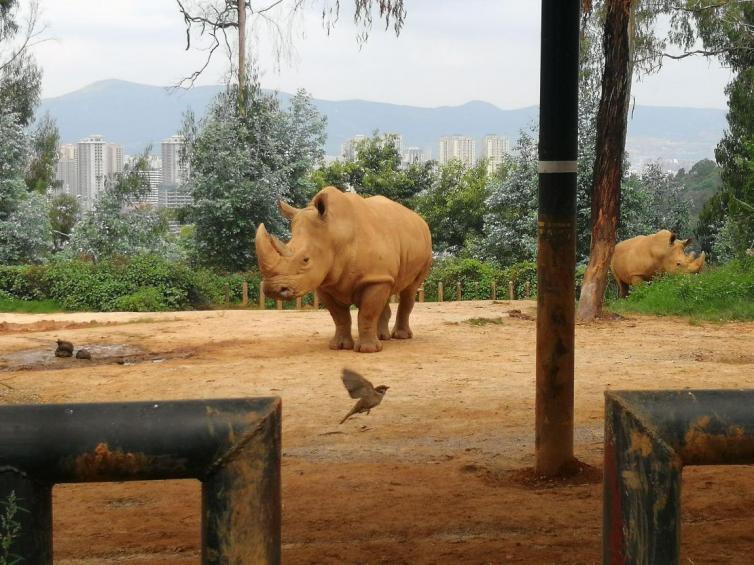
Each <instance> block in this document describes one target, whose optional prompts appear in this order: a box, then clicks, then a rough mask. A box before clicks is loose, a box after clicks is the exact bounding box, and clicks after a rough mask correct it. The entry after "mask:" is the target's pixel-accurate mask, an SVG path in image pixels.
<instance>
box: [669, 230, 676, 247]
mask: <svg viewBox="0 0 754 565" xmlns="http://www.w3.org/2000/svg"><path fill="white" fill-rule="evenodd" d="M674 243H675V234H674V233H673V232H670V245H673V244H674Z"/></svg>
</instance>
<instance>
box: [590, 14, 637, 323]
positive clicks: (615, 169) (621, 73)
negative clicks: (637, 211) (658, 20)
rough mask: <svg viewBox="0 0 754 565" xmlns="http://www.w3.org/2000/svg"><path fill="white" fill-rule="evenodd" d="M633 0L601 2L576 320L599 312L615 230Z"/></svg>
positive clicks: (624, 141) (624, 123)
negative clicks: (585, 254) (587, 225)
mask: <svg viewBox="0 0 754 565" xmlns="http://www.w3.org/2000/svg"><path fill="white" fill-rule="evenodd" d="M633 1H634V0H606V2H605V27H604V34H603V39H602V45H603V50H604V54H605V64H604V70H603V73H602V97H601V99H600V106H599V111H598V113H597V138H596V145H597V147H599V148H600V151H599V152H598V153H597V157H596V159H595V163H594V176H593V181H592V186H593V188H592V243H591V247H590V253H589V265H588V266H587V269H586V272H585V273H584V282H583V285H582V287H581V297H580V299H579V306H578V311H577V314H576V316H577V318H578V319H579V320H581V321H588V320H593V319H594V318H595V317H597V316H598V315H599V314H600V313H601V311H602V300H603V297H604V296H605V288H607V272H608V268H609V265H610V259H611V257H612V254H613V250H614V249H615V236H616V233H617V231H618V220H619V218H620V186H621V179H622V177H623V170H622V164H623V154H624V151H625V146H626V129H627V121H628V102H629V95H630V92H631V77H632V72H631V71H632V68H631V47H630V34H629V23H630V20H631V11H632V3H633Z"/></svg>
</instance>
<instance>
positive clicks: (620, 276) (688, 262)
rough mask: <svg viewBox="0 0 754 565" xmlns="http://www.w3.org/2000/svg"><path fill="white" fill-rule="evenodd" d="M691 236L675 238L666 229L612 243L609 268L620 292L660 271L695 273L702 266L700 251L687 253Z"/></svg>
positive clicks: (621, 293)
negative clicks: (611, 257)
mask: <svg viewBox="0 0 754 565" xmlns="http://www.w3.org/2000/svg"><path fill="white" fill-rule="evenodd" d="M689 243H691V239H678V238H676V236H675V234H674V233H672V232H670V231H668V230H660V231H658V232H657V233H655V234H652V235H638V236H636V237H632V238H631V239H627V240H626V241H621V242H620V243H619V244H618V245H616V246H615V252H614V253H613V260H612V262H611V263H610V269H611V270H612V272H613V277H615V280H616V281H617V283H618V286H619V287H620V295H621V297H622V298H625V297H626V296H627V295H628V287H629V285H630V286H634V285H637V284H641V283H642V282H644V281H649V280H651V279H652V278H654V277H655V276H657V275H660V274H662V273H698V272H700V271H701V270H702V268H703V267H704V252H702V254H701V255H696V254H695V255H687V254H686V252H685V249H686V247H687V246H688V244H689Z"/></svg>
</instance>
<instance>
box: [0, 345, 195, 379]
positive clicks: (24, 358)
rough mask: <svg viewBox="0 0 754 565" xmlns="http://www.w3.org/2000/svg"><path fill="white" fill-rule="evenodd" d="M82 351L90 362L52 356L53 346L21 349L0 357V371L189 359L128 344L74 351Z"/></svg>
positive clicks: (182, 353) (181, 354) (185, 355)
mask: <svg viewBox="0 0 754 565" xmlns="http://www.w3.org/2000/svg"><path fill="white" fill-rule="evenodd" d="M79 349H86V350H87V351H89V354H90V355H91V359H76V358H75V357H55V350H54V348H53V347H49V348H45V349H40V348H35V349H24V350H21V351H15V352H13V353H8V354H6V355H2V356H0V372H11V371H41V370H44V371H49V370H55V369H70V368H73V367H87V366H90V365H103V364H119V365H135V364H137V363H146V362H152V363H160V362H162V361H165V360H168V359H186V358H188V357H191V356H192V352H190V351H164V352H159V353H154V352H150V351H146V350H144V349H142V348H141V347H138V346H136V345H128V344H120V343H116V344H107V345H104V344H99V345H97V344H93V345H89V344H81V345H80V346H79V345H77V346H76V351H78V350H79Z"/></svg>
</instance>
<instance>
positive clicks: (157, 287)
mask: <svg viewBox="0 0 754 565" xmlns="http://www.w3.org/2000/svg"><path fill="white" fill-rule="evenodd" d="M244 281H247V282H248V283H249V301H250V303H252V304H254V303H256V302H257V301H258V297H259V285H260V276H259V273H257V272H248V273H238V274H232V275H220V274H217V273H214V272H212V271H208V270H204V269H200V270H193V269H190V268H189V267H187V266H185V265H183V264H181V263H176V262H172V261H169V260H167V259H164V258H162V257H158V256H155V255H141V256H136V257H133V258H131V259H124V258H120V259H109V260H106V261H101V262H99V263H92V262H87V261H79V260H74V261H64V260H59V261H53V262H52V263H49V264H47V265H43V266H34V267H29V266H10V267H0V296H5V297H7V298H9V299H13V300H21V301H40V300H52V301H54V302H55V303H57V304H59V305H60V307H62V308H63V309H65V310H89V311H105V312H107V311H117V310H135V311H147V310H150V311H164V310H187V309H194V308H208V307H211V306H213V305H223V304H224V303H225V299H226V289H227V291H228V294H229V296H230V303H231V304H237V303H240V302H241V297H242V286H243V282H244Z"/></svg>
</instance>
